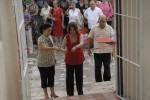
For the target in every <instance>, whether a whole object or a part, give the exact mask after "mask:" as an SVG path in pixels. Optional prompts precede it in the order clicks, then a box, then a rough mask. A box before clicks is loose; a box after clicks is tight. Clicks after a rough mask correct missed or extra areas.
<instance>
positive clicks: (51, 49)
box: [39, 43, 58, 52]
mask: <svg viewBox="0 0 150 100" xmlns="http://www.w3.org/2000/svg"><path fill="white" fill-rule="evenodd" d="M39 49H40V50H42V51H45V52H48V51H54V50H58V47H56V46H53V47H47V46H46V45H45V43H41V44H40V46H39Z"/></svg>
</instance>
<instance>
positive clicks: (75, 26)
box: [67, 22, 78, 33]
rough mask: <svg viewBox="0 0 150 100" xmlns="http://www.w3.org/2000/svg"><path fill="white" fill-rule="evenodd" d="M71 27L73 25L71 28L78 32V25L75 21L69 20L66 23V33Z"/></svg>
mask: <svg viewBox="0 0 150 100" xmlns="http://www.w3.org/2000/svg"><path fill="white" fill-rule="evenodd" d="M71 27H73V28H74V29H75V31H76V33H78V26H77V23H75V22H70V23H69V24H68V27H67V32H68V33H70V29H71Z"/></svg>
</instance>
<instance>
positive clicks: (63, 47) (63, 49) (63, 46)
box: [60, 36, 67, 52]
mask: <svg viewBox="0 0 150 100" xmlns="http://www.w3.org/2000/svg"><path fill="white" fill-rule="evenodd" d="M66 43H67V40H66V36H65V37H64V39H63V42H62V45H61V49H60V50H61V51H63V52H66V50H65V48H66Z"/></svg>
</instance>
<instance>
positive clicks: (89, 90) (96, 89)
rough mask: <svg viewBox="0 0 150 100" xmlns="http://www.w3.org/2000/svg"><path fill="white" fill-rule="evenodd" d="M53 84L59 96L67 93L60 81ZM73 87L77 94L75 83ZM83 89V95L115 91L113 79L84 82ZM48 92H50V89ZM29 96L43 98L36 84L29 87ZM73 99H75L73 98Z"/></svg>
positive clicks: (33, 99)
mask: <svg viewBox="0 0 150 100" xmlns="http://www.w3.org/2000/svg"><path fill="white" fill-rule="evenodd" d="M55 84H56V85H55V91H56V94H57V95H58V96H59V97H65V96H66V95H67V94H66V89H65V86H64V85H61V84H60V83H55ZM74 89H75V91H74V94H75V95H77V91H76V85H75V87H74ZM83 91H84V94H85V95H86V94H94V93H109V92H114V91H115V81H110V82H109V81H107V82H98V83H94V82H93V83H91V82H85V83H84V85H83ZM48 92H49V94H50V90H49V91H48ZM31 98H32V100H35V99H42V98H44V93H43V91H42V89H41V88H40V86H37V87H36V88H32V89H31ZM60 100H61V99H60ZM64 100H65V99H64ZM73 100H75V99H73ZM77 100H78V99H77Z"/></svg>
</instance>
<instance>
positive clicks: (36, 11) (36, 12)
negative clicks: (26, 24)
mask: <svg viewBox="0 0 150 100" xmlns="http://www.w3.org/2000/svg"><path fill="white" fill-rule="evenodd" d="M36 15H38V6H36V5H35V13H34V14H32V15H31V17H33V16H36Z"/></svg>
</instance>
